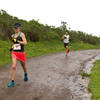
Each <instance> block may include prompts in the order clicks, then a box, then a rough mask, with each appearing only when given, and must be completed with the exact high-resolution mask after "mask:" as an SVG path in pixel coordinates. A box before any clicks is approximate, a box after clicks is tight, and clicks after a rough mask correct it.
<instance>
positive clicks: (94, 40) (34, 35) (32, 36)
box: [0, 10, 100, 44]
mask: <svg viewBox="0 0 100 100" xmlns="http://www.w3.org/2000/svg"><path fill="white" fill-rule="evenodd" d="M16 22H19V23H21V24H22V31H23V32H24V33H25V35H26V37H27V40H28V41H33V42H36V41H46V40H49V41H50V40H61V36H62V35H63V34H64V33H65V32H66V31H68V32H69V34H70V35H71V41H72V42H80V41H83V42H86V43H90V44H99V43H100V38H98V37H96V36H92V35H88V34H86V33H84V32H81V31H73V30H70V29H68V28H67V23H66V22H63V21H62V22H61V26H59V27H55V26H49V25H43V24H40V23H39V22H38V21H36V20H30V21H26V20H22V19H18V18H17V17H14V16H11V15H9V14H8V13H7V12H6V11H4V10H1V11H0V38H1V39H3V40H6V39H8V38H10V34H11V33H13V24H14V23H16Z"/></svg>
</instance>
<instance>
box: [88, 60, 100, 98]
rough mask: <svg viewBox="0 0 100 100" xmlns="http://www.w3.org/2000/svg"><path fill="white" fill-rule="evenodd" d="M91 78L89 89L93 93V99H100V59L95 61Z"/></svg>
mask: <svg viewBox="0 0 100 100" xmlns="http://www.w3.org/2000/svg"><path fill="white" fill-rule="evenodd" d="M90 78H91V81H90V83H89V85H88V89H89V91H90V92H91V93H92V94H93V96H92V100H100V60H98V61H96V62H95V64H94V67H93V68H92V72H91V74H90Z"/></svg>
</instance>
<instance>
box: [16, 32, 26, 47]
mask: <svg viewBox="0 0 100 100" xmlns="http://www.w3.org/2000/svg"><path fill="white" fill-rule="evenodd" d="M21 37H22V40H23V41H18V42H19V43H20V44H23V45H27V40H26V37H25V35H24V33H22V34H21Z"/></svg>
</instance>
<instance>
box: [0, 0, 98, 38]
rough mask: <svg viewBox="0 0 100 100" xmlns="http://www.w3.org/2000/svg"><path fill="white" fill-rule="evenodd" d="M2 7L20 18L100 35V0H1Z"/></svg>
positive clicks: (0, 6)
mask: <svg viewBox="0 0 100 100" xmlns="http://www.w3.org/2000/svg"><path fill="white" fill-rule="evenodd" d="M0 9H3V10H6V11H7V12H8V13H9V14H11V15H13V16H17V17H18V18H20V19H25V20H31V19H35V20H38V19H39V22H40V23H43V24H48V25H53V26H60V23H61V21H66V22H67V23H68V26H69V27H71V29H72V30H80V31H84V32H87V33H90V34H93V35H97V36H100V30H99V29H100V28H99V27H100V0H0Z"/></svg>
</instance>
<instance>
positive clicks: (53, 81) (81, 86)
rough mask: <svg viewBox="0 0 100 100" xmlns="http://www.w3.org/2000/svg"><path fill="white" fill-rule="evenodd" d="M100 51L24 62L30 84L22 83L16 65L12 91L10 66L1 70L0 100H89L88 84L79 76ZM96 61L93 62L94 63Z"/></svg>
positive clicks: (76, 52) (21, 71)
mask: <svg viewBox="0 0 100 100" xmlns="http://www.w3.org/2000/svg"><path fill="white" fill-rule="evenodd" d="M99 54H100V50H86V51H74V52H71V53H70V54H69V56H68V57H65V54H64V53H57V54H49V55H45V56H41V57H36V58H31V59H28V60H27V63H26V64H27V68H28V75H29V82H27V83H24V81H23V77H24V75H23V74H24V73H23V70H22V68H21V66H20V64H19V63H18V64H17V73H16V79H15V83H16V85H15V87H14V88H8V87H7V84H8V82H9V80H10V75H11V72H10V71H11V65H8V66H6V67H5V68H1V70H0V100H13V99H14V100H88V94H87V93H86V92H87V91H86V86H87V82H88V80H87V81H85V82H84V81H83V80H82V79H81V76H80V73H81V71H82V70H83V69H84V68H85V65H86V64H88V62H89V61H91V60H92V59H94V58H95V57H97V56H98V55H99ZM95 60H96V59H95Z"/></svg>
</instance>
